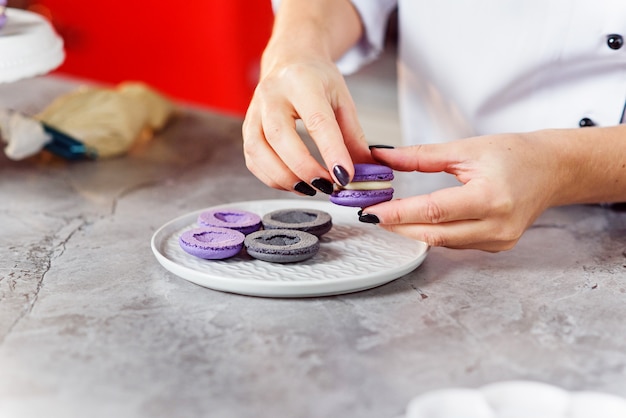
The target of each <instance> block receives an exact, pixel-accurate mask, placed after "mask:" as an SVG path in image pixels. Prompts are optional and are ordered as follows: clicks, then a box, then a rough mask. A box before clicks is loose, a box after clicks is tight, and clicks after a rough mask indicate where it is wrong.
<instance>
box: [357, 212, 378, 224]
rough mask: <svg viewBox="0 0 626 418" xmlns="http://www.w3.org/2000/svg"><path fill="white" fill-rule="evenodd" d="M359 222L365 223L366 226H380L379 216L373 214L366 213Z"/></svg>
mask: <svg viewBox="0 0 626 418" xmlns="http://www.w3.org/2000/svg"><path fill="white" fill-rule="evenodd" d="M359 221H361V222H365V223H366V224H379V223H380V219H378V216H376V215H374V214H372V213H366V214H364V215H360V216H359Z"/></svg>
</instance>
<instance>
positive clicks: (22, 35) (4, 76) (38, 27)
mask: <svg viewBox="0 0 626 418" xmlns="http://www.w3.org/2000/svg"><path fill="white" fill-rule="evenodd" d="M6 15H7V22H6V24H5V25H4V27H2V28H0V83H10V82H13V81H17V80H20V79H23V78H29V77H34V76H37V75H42V74H45V73H47V72H49V71H52V70H54V69H55V68H57V67H58V66H59V65H61V63H62V62H63V60H64V59H65V53H64V50H63V40H62V39H61V37H59V36H58V35H57V33H56V32H55V31H54V29H53V28H52V25H50V23H49V22H48V21H47V20H46V19H44V18H43V17H42V16H40V15H38V14H36V13H32V12H28V11H25V10H19V9H12V8H9V9H7V10H6Z"/></svg>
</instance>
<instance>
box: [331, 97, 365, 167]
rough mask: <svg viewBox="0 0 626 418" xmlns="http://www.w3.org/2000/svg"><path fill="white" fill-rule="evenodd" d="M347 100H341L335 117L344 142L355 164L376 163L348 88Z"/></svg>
mask: <svg viewBox="0 0 626 418" xmlns="http://www.w3.org/2000/svg"><path fill="white" fill-rule="evenodd" d="M344 97H347V99H346V100H339V102H338V104H337V106H336V110H335V117H336V118H337V123H338V124H339V129H340V130H341V133H342V135H343V141H344V143H345V144H346V148H347V149H348V152H349V153H350V157H351V158H352V161H353V162H359V163H374V162H375V160H374V158H372V153H371V152H370V150H369V146H368V144H367V141H366V139H365V133H364V132H363V128H362V127H361V124H360V123H359V117H358V113H357V110H356V106H355V105H354V101H352V98H351V96H350V93H349V92H348V91H347V88H346V96H344Z"/></svg>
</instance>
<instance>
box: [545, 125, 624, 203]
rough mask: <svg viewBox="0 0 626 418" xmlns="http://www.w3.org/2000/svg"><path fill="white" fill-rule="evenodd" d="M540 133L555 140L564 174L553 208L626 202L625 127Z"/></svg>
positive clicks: (559, 182) (558, 160)
mask: <svg viewBox="0 0 626 418" xmlns="http://www.w3.org/2000/svg"><path fill="white" fill-rule="evenodd" d="M537 134H539V135H546V140H548V141H549V140H550V139H554V142H553V147H554V148H553V152H554V154H555V156H556V159H555V163H556V164H558V168H560V173H561V175H560V179H559V181H558V184H559V185H560V187H559V189H558V190H556V191H555V193H554V198H553V199H552V201H551V203H552V205H555V206H556V205H565V204H572V203H600V202H626V125H618V126H614V127H605V128H584V129H575V130H563V131H542V132H539V133H537Z"/></svg>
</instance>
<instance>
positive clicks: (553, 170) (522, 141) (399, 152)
mask: <svg viewBox="0 0 626 418" xmlns="http://www.w3.org/2000/svg"><path fill="white" fill-rule="evenodd" d="M557 144H558V143H557V142H555V141H553V140H551V138H550V137H549V135H546V134H545V133H538V134H535V135H530V134H528V135H527V134H511V135H494V136H485V137H476V138H470V139H465V140H459V141H455V142H451V143H448V144H437V145H418V146H413V147H407V148H402V149H373V150H372V155H373V156H374V158H375V159H376V160H378V161H379V162H381V163H382V164H385V165H388V166H390V167H392V168H393V169H395V170H400V171H422V172H440V171H445V172H447V173H450V174H452V175H454V176H456V178H457V179H458V180H459V181H460V182H461V183H462V185H460V186H458V187H451V188H446V189H441V190H438V191H435V192H433V193H431V194H428V195H422V196H414V197H409V198H406V199H397V200H393V201H389V202H384V203H381V204H378V205H374V206H371V207H368V208H365V209H364V211H363V214H362V215H361V220H363V221H365V222H368V221H369V222H372V221H373V222H375V223H376V220H378V221H379V222H380V226H381V227H383V228H385V229H387V230H390V231H394V232H397V233H399V234H402V235H406V236H409V237H412V238H415V239H418V240H421V241H424V242H426V243H427V244H429V245H432V246H444V247H450V248H474V249H481V250H486V251H493V252H496V251H501V250H507V249H510V248H512V247H513V246H514V245H515V244H516V243H517V241H518V240H519V239H520V237H521V236H522V234H523V233H524V231H525V230H526V229H527V228H528V226H529V225H530V224H531V223H532V222H533V221H534V220H535V219H536V218H537V217H538V216H539V215H540V214H541V213H542V212H543V211H544V210H545V209H546V208H548V207H549V206H551V205H553V204H554V203H555V202H558V199H559V198H558V195H559V193H558V192H559V188H560V187H562V181H561V180H562V179H564V178H566V177H567V176H568V174H569V173H568V172H567V170H566V169H565V168H564V167H565V165H562V164H559V163H558V161H559V159H558V155H559V149H558V145H557ZM368 215H370V216H368ZM371 215H374V216H371ZM376 218H377V219H376Z"/></svg>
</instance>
